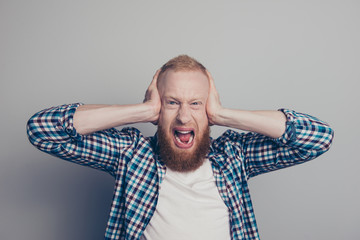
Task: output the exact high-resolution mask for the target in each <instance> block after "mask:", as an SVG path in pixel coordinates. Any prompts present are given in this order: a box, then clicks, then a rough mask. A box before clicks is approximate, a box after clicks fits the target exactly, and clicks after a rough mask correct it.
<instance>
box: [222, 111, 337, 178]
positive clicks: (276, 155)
mask: <svg viewBox="0 0 360 240" xmlns="http://www.w3.org/2000/svg"><path fill="white" fill-rule="evenodd" d="M279 111H282V112H283V113H284V114H285V116H286V118H287V121H286V130H285V133H284V134H283V135H282V136H281V137H279V138H276V139H274V138H270V137H267V136H264V135H261V134H258V133H251V132H249V133H246V134H244V133H243V134H241V133H237V132H234V131H229V133H227V139H228V140H229V141H230V142H232V144H233V145H235V146H236V147H235V148H236V149H237V150H236V152H237V153H236V154H237V155H238V156H239V157H238V160H240V161H242V164H243V165H244V167H245V171H246V175H247V178H251V177H254V176H256V175H259V174H262V173H266V172H270V171H274V170H278V169H282V168H286V167H290V166H293V165H296V164H300V163H304V162H306V161H309V160H311V159H314V158H316V157H318V156H319V155H321V154H323V153H325V152H326V151H328V150H329V148H330V146H331V143H332V139H333V136H334V131H333V129H332V128H331V127H330V126H329V125H328V124H326V123H325V122H323V121H321V120H319V119H317V118H315V117H313V116H310V115H308V114H303V113H298V112H295V111H292V110H288V109H280V110H279Z"/></svg>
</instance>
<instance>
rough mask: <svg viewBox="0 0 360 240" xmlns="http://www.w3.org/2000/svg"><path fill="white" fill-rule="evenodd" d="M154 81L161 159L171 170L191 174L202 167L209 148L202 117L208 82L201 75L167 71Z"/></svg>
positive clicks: (204, 118)
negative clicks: (159, 103)
mask: <svg viewBox="0 0 360 240" xmlns="http://www.w3.org/2000/svg"><path fill="white" fill-rule="evenodd" d="M158 81H159V85H158V89H159V94H160V97H161V111H160V116H159V122H158V125H159V126H158V132H159V143H160V153H161V152H162V154H161V155H162V158H163V160H164V161H165V163H166V164H167V166H168V167H170V168H172V169H173V170H177V171H192V170H195V169H196V168H197V167H199V166H200V165H201V164H202V162H203V159H204V156H205V155H206V153H207V151H208V150H209V144H210V143H209V125H208V118H207V114H206V101H207V97H208V93H209V80H208V78H207V76H206V75H205V74H204V73H202V72H201V71H179V72H174V71H173V70H168V71H166V72H165V73H163V75H162V76H161V77H160V79H159V80H158ZM169 156H170V157H169ZM169 158H170V159H169ZM199 158H200V159H199ZM182 163H184V164H185V165H183V164H182Z"/></svg>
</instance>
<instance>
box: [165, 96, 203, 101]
mask: <svg viewBox="0 0 360 240" xmlns="http://www.w3.org/2000/svg"><path fill="white" fill-rule="evenodd" d="M164 99H166V100H168V99H171V100H175V101H177V102H181V100H180V99H178V98H176V97H171V96H164ZM194 101H201V102H203V100H202V99H201V98H200V97H195V98H192V99H190V101H189V102H194Z"/></svg>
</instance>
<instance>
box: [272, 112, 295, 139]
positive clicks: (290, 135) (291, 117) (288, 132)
mask: <svg viewBox="0 0 360 240" xmlns="http://www.w3.org/2000/svg"><path fill="white" fill-rule="evenodd" d="M278 111H280V112H282V113H283V114H284V115H285V116H286V128H285V132H284V134H283V135H282V136H280V137H279V138H276V139H275V141H276V142H278V143H279V144H281V145H288V144H290V143H292V142H295V141H296V126H295V119H296V116H295V114H296V113H295V112H294V111H292V110H289V109H284V108H282V109H279V110H278Z"/></svg>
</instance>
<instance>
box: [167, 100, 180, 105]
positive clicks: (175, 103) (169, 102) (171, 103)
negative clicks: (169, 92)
mask: <svg viewBox="0 0 360 240" xmlns="http://www.w3.org/2000/svg"><path fill="white" fill-rule="evenodd" d="M168 104H169V105H177V104H178V103H177V102H176V101H168Z"/></svg>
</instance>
